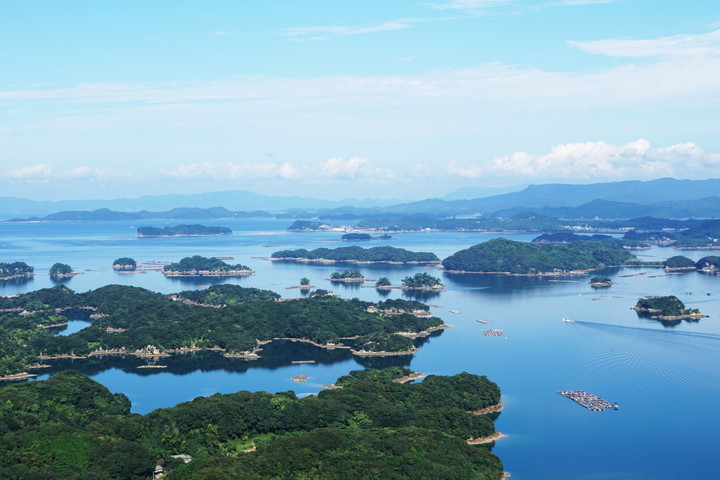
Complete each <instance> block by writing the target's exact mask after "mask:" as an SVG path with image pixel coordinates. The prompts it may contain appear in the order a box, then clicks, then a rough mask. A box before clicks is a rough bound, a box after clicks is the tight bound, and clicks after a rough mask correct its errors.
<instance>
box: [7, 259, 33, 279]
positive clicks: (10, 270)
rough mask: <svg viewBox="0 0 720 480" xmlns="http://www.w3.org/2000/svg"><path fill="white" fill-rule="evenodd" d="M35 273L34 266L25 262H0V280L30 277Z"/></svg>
mask: <svg viewBox="0 0 720 480" xmlns="http://www.w3.org/2000/svg"><path fill="white" fill-rule="evenodd" d="M33 275H35V268H34V267H31V266H30V265H28V264H27V263H25V262H13V263H0V280H14V279H17V278H30V277H32V276H33Z"/></svg>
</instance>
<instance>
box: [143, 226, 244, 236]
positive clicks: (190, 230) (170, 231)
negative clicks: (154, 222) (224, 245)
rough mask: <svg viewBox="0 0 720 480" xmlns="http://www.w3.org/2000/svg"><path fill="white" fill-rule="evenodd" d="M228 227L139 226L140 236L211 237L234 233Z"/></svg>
mask: <svg viewBox="0 0 720 480" xmlns="http://www.w3.org/2000/svg"><path fill="white" fill-rule="evenodd" d="M232 233H233V232H232V230H230V229H229V228H227V227H206V226H205V225H176V226H174V227H164V228H158V227H138V229H137V236H138V237H210V236H214V235H232Z"/></svg>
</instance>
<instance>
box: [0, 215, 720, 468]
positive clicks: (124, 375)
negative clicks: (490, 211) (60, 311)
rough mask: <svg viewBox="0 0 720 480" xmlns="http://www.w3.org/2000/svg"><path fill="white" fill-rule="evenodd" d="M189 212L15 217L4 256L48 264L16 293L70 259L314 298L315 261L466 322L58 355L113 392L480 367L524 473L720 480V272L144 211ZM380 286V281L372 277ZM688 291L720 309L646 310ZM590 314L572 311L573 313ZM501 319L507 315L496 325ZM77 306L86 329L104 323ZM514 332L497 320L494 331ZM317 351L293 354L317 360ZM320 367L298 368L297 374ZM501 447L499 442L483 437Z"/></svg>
mask: <svg viewBox="0 0 720 480" xmlns="http://www.w3.org/2000/svg"><path fill="white" fill-rule="evenodd" d="M178 223H188V222H177V221H173V222H166V221H159V220H143V221H133V222H126V221H112V222H37V223H0V262H13V261H23V262H26V263H28V264H29V265H32V266H34V267H35V272H36V276H35V277H34V278H33V279H31V280H28V281H25V282H5V283H2V284H0V295H14V294H16V293H24V292H29V291H34V290H37V289H40V288H46V287H51V286H53V285H55V284H56V283H55V282H53V281H52V280H51V279H50V278H49V275H48V272H49V269H50V267H51V266H52V264H53V263H55V262H62V263H67V264H69V265H70V266H72V268H73V269H74V270H75V271H77V272H79V274H78V275H77V276H75V277H72V278H70V279H68V280H66V281H64V282H63V283H64V284H65V285H67V286H68V287H69V288H71V289H73V290H75V291H78V292H83V291H87V290H91V289H95V288H98V287H101V286H103V285H108V284H122V285H133V286H138V287H143V288H147V289H150V290H153V291H157V292H161V293H174V292H179V291H182V290H193V289H198V288H206V287H208V286H210V285H212V284H215V283H230V284H238V285H242V286H244V287H257V288H264V289H270V290H273V291H276V292H277V293H279V294H280V295H282V296H283V297H298V296H301V292H300V291H299V290H298V289H288V287H291V286H296V285H298V284H299V281H300V278H302V277H307V278H308V279H310V282H311V284H312V285H314V286H315V287H317V288H323V289H327V290H331V291H333V292H335V293H336V294H338V295H340V296H341V297H342V298H353V297H358V298H360V299H363V300H368V301H379V300H383V299H386V298H414V299H418V300H421V301H424V302H426V303H427V304H429V305H431V306H432V308H431V311H432V313H433V314H434V315H436V316H439V317H441V318H442V319H443V320H444V321H445V323H447V324H450V325H452V326H453V327H454V328H450V329H446V330H443V331H441V332H436V333H435V334H434V335H432V336H430V337H428V338H425V339H423V340H421V341H420V342H419V345H420V348H419V351H418V352H417V353H416V354H415V355H412V356H401V357H384V358H371V359H360V358H356V357H354V356H352V355H351V354H350V353H348V352H347V351H326V350H322V349H318V348H316V347H313V346H312V345H307V344H299V343H292V342H275V343H272V344H269V345H266V346H265V347H264V349H263V351H262V352H261V355H262V357H261V358H260V359H259V360H254V361H251V360H243V359H226V358H223V357H222V356H220V355H217V354H214V353H209V352H208V353H199V354H195V355H178V356H173V357H170V358H163V359H160V360H156V361H155V363H156V364H159V365H165V367H164V368H138V367H140V366H143V365H147V364H152V363H153V361H151V360H147V359H138V358H110V359H99V358H93V359H89V360H62V361H57V362H55V363H54V364H53V365H52V367H51V368H50V369H46V370H44V371H42V374H41V375H40V376H38V377H37V379H45V378H47V377H48V376H49V375H51V374H52V373H53V372H55V371H59V370H63V369H76V370H79V371H82V372H84V373H86V374H88V375H90V376H91V377H92V378H93V379H95V380H96V381H98V382H100V383H102V384H103V385H105V386H106V387H107V388H109V389H110V390H111V391H112V392H121V393H124V394H125V395H127V396H128V397H129V398H130V400H131V402H132V410H133V411H134V412H137V413H141V414H142V413H147V412H150V411H152V410H154V409H157V408H163V407H170V406H173V405H176V404H177V403H180V402H184V401H188V400H191V399H193V398H195V397H198V396H209V395H213V394H216V393H228V392H235V391H240V390H249V391H261V390H264V391H269V392H278V391H287V390H293V391H295V392H296V393H297V394H298V395H300V396H305V395H313V394H316V393H318V392H319V391H321V389H322V388H321V387H320V385H323V384H331V383H333V382H334V380H335V379H336V378H338V377H339V376H341V375H344V374H346V373H347V372H349V371H351V370H356V369H363V368H375V367H383V366H389V365H401V366H405V367H408V368H411V369H413V370H415V371H417V372H421V373H424V374H426V375H431V374H432V375H453V374H457V373H460V372H470V373H473V374H478V375H486V376H487V377H488V378H489V379H491V380H492V381H494V382H496V383H497V384H498V385H499V386H500V388H501V390H502V395H503V398H502V401H503V402H504V403H505V408H504V410H503V411H502V413H501V414H500V415H499V417H498V419H497V421H496V428H497V430H498V431H499V432H502V433H503V434H505V435H506V436H505V437H504V438H501V439H500V440H498V441H497V442H495V444H494V446H493V447H492V449H493V452H495V453H496V454H497V455H498V456H499V457H500V458H501V459H502V461H503V463H504V466H505V470H506V471H508V472H509V473H510V474H511V475H512V477H511V478H512V479H513V480H515V479H518V480H530V479H533V480H537V479H553V480H555V479H558V478H566V479H585V480H596V479H647V480H650V479H652V480H662V479H667V480H675V479H688V478H692V479H715V478H718V471H719V470H720V468H719V467H720V465H719V464H718V460H717V458H718V457H717V445H718V443H717V437H716V435H717V432H718V431H720V414H719V413H718V412H719V411H720V277H717V276H709V275H704V274H700V273H697V272H694V271H693V272H687V273H681V274H667V273H665V272H664V271H663V270H662V269H659V268H614V269H607V270H605V271H600V272H595V274H602V275H606V276H609V277H610V278H611V279H612V280H613V282H614V285H612V286H611V287H609V288H605V289H593V288H592V287H591V286H590V285H589V284H588V282H589V278H590V276H581V277H565V278H537V277H506V276H496V275H477V274H448V273H443V272H442V271H440V270H438V269H437V268H435V267H428V266H418V265H413V266H402V265H361V266H349V265H311V264H305V263H278V262H270V261H268V260H267V259H266V257H269V256H270V255H271V254H272V253H273V252H274V251H277V250H281V249H296V248H306V249H312V248H318V247H328V248H333V247H340V246H345V245H347V244H348V243H347V242H341V241H340V236H341V233H339V232H288V231H287V230H286V229H287V227H288V226H289V225H290V223H292V220H287V219H286V220H282V219H227V220H213V221H210V222H203V223H204V224H206V225H219V226H226V227H229V228H231V229H232V230H233V232H234V233H233V234H232V235H225V236H216V237H175V238H138V237H137V234H136V232H137V228H138V227H139V226H142V225H149V226H158V227H162V226H165V225H176V224H178ZM500 236H503V237H506V238H510V239H512V240H518V241H530V240H532V238H533V237H534V235H531V234H507V235H506V234H502V235H501V234H487V233H478V232H418V233H396V234H393V235H392V238H390V239H383V240H381V239H375V240H371V241H368V242H362V243H353V244H358V245H361V246H365V247H368V246H379V245H390V246H394V247H401V248H406V249H409V250H413V251H431V252H434V253H435V254H437V256H438V257H440V258H445V257H447V256H449V255H451V254H452V253H454V252H456V251H458V250H460V249H463V248H467V247H469V246H472V245H475V244H478V243H481V242H484V241H486V240H489V239H491V238H496V237H500ZM636 253H637V254H638V255H639V256H640V258H642V259H646V260H649V261H661V260H663V259H665V258H667V257H670V256H673V255H678V254H682V255H686V256H688V257H690V258H693V259H695V260H697V259H699V258H700V257H702V256H705V255H709V254H710V253H708V252H702V251H677V250H673V249H670V248H652V249H649V250H639V251H637V252H636ZM192 255H203V256H208V257H209V256H215V257H232V260H227V261H228V262H229V263H242V264H245V265H248V266H250V267H251V268H252V269H253V270H255V272H256V273H255V274H254V275H252V276H249V277H243V278H219V279H217V278H216V279H211V278H206V277H204V278H165V277H164V276H163V275H162V274H161V273H160V272H158V271H152V270H150V271H144V272H143V273H136V274H121V273H117V272H114V271H113V270H112V268H111V265H112V262H113V260H115V259H116V258H119V257H125V256H128V257H132V258H134V259H136V260H137V261H138V264H140V266H141V267H143V268H144V267H152V265H153V264H155V263H162V262H175V261H178V260H180V259H181V258H183V257H186V256H192ZM346 268H358V269H359V270H361V272H362V273H363V274H364V275H365V277H367V278H371V279H376V278H379V277H388V278H389V279H390V280H391V282H392V283H393V284H394V285H399V284H400V282H401V280H402V279H403V278H404V277H406V276H409V275H413V274H415V273H418V272H427V273H430V274H432V275H435V276H438V277H440V278H441V279H442V282H443V283H444V284H445V286H446V288H445V290H444V291H442V292H440V293H420V294H415V295H413V294H409V293H408V292H402V291H400V290H391V291H384V292H380V291H376V290H375V289H374V288H363V287H362V286H360V285H357V284H331V283H330V282H329V281H327V280H325V279H326V278H328V277H329V275H330V274H331V273H332V272H334V271H338V270H344V269H346ZM366 285H372V283H367V284H366ZM648 295H676V296H677V297H678V298H680V299H681V300H682V301H683V302H685V304H686V305H687V306H688V307H692V308H698V309H700V311H701V312H702V313H704V314H706V315H708V317H707V318H702V319H700V320H698V321H680V322H677V323H674V324H663V323H661V322H659V321H657V320H653V319H647V318H641V317H639V316H638V315H637V313H636V312H635V311H634V310H632V309H631V307H632V306H633V305H635V303H636V302H637V300H638V298H640V297H643V296H648ZM564 318H565V319H569V320H572V322H566V321H563V319H564ZM479 320H483V321H484V322H491V323H482V322H479ZM87 325H88V324H87V323H86V322H83V321H82V320H80V319H73V321H71V322H70V324H69V325H68V327H67V329H65V330H62V331H59V332H58V334H59V335H62V334H65V335H66V334H69V333H72V332H74V331H77V330H79V329H82V328H84V327H86V326H87ZM487 329H497V330H502V332H503V335H501V336H486V335H485V334H484V332H483V330H487ZM309 360H314V361H315V363H292V362H293V361H309ZM298 375H305V376H307V377H309V380H308V381H307V382H304V383H297V382H294V381H292V380H291V377H294V376H298ZM559 390H585V391H587V392H590V393H592V394H595V395H597V396H599V397H601V398H603V399H605V400H607V401H609V402H612V403H615V402H617V403H618V406H619V408H618V409H617V410H605V411H602V412H594V411H590V410H587V409H585V408H582V407H581V406H579V405H578V404H576V403H574V402H572V401H571V400H569V399H567V398H564V397H562V396H560V395H559V394H558V393H557V392H558V391H559ZM478 448H483V447H478Z"/></svg>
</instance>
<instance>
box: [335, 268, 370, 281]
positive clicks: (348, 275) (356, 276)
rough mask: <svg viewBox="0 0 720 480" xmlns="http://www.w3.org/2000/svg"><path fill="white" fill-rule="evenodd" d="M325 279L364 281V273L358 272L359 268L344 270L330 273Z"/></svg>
mask: <svg viewBox="0 0 720 480" xmlns="http://www.w3.org/2000/svg"><path fill="white" fill-rule="evenodd" d="M327 280H330V281H331V282H364V281H365V275H363V274H362V273H360V270H345V271H344V272H333V273H331V274H330V277H329V278H328V279H327Z"/></svg>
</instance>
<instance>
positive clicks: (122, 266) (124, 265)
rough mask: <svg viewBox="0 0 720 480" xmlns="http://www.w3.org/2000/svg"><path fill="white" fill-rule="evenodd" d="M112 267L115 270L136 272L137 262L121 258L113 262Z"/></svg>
mask: <svg viewBox="0 0 720 480" xmlns="http://www.w3.org/2000/svg"><path fill="white" fill-rule="evenodd" d="M112 266H113V268H114V269H115V270H135V269H136V268H137V262H136V261H135V259H134V258H130V257H120V258H118V259H117V260H115V261H114V262H113V265H112Z"/></svg>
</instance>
